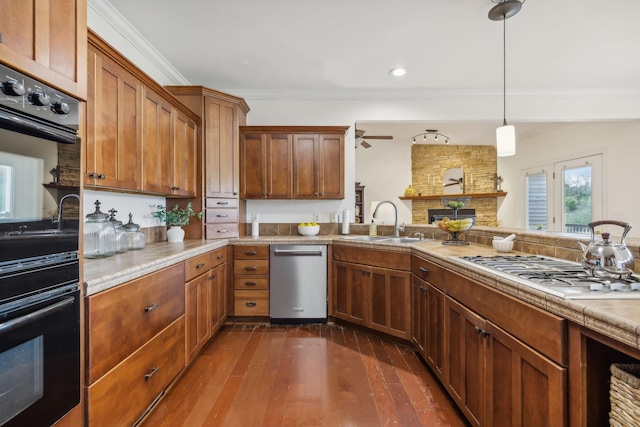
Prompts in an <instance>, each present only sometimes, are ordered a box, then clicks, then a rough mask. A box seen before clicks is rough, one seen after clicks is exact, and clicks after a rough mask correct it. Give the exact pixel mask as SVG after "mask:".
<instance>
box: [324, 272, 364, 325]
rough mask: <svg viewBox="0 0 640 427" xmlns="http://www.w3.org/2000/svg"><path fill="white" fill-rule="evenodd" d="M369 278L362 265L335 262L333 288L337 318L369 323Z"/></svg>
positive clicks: (362, 323)
mask: <svg viewBox="0 0 640 427" xmlns="http://www.w3.org/2000/svg"><path fill="white" fill-rule="evenodd" d="M368 282H369V278H368V276H367V275H366V270H364V268H363V267H362V266H360V265H356V264H348V263H342V262H334V264H333V286H334V287H335V288H334V296H335V298H334V301H335V305H336V307H335V314H336V317H338V318H340V319H343V320H347V321H349V322H352V323H357V324H359V325H364V324H366V322H367V318H366V316H367V309H366V307H367V305H368V301H367V300H368V296H367V295H368V294H367V287H366V283H368Z"/></svg>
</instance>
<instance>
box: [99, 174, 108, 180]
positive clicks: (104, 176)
mask: <svg viewBox="0 0 640 427" xmlns="http://www.w3.org/2000/svg"><path fill="white" fill-rule="evenodd" d="M98 178H100V179H106V178H107V176H106V175H105V174H103V173H101V174H100V175H98Z"/></svg>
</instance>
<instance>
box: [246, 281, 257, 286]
mask: <svg viewBox="0 0 640 427" xmlns="http://www.w3.org/2000/svg"><path fill="white" fill-rule="evenodd" d="M244 284H245V285H246V286H256V285H257V284H258V283H256V282H244Z"/></svg>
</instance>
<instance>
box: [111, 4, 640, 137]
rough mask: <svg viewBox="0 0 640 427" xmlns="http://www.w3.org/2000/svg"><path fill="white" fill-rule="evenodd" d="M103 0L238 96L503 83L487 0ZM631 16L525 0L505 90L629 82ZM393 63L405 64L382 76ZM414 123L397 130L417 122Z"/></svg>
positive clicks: (456, 88)
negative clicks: (399, 71)
mask: <svg viewBox="0 0 640 427" xmlns="http://www.w3.org/2000/svg"><path fill="white" fill-rule="evenodd" d="M109 2H110V3H111V4H112V5H113V6H114V7H115V8H116V9H117V10H118V11H119V12H120V13H121V14H122V15H123V16H124V18H126V20H128V21H129V22H130V23H131V24H132V25H133V26H134V27H135V28H136V29H137V30H138V31H139V32H140V33H141V34H142V36H143V37H144V38H146V39H147V40H148V41H149V42H150V43H151V44H152V45H153V46H154V47H155V48H156V49H157V50H158V51H159V52H160V53H161V54H162V55H163V56H164V57H165V58H166V59H167V60H168V61H169V62H170V63H171V64H172V65H173V66H174V67H175V68H176V69H177V70H178V71H179V72H180V73H181V74H182V75H183V76H184V77H185V78H186V79H187V80H188V81H189V83H191V84H198V85H200V84H201V85H205V86H208V87H212V88H215V89H218V90H222V91H227V92H230V93H234V94H237V95H239V96H244V97H245V98H247V97H248V98H250V96H247V95H248V94H254V95H255V94H258V93H260V94H262V95H263V96H273V97H274V99H278V97H282V96H284V95H283V94H287V96H291V94H306V95H307V96H309V94H313V93H316V94H317V93H324V94H330V95H325V96H335V97H336V98H341V99H344V98H349V99H359V98H362V99H368V98H371V97H375V96H386V97H389V96H391V97H395V98H396V99H398V98H399V99H402V98H403V97H407V98H413V99H415V98H416V97H419V96H420V94H421V93H429V94H431V95H433V94H439V96H455V95H456V94H457V95H460V94H465V95H466V96H468V95H469V94H475V96H480V97H481V96H486V95H487V94H492V95H494V96H495V94H496V93H499V94H501V93H502V48H503V46H502V31H503V22H502V21H498V22H496V21H491V20H489V19H488V17H487V13H488V12H489V10H490V9H491V7H492V6H494V4H495V3H493V2H492V0H316V1H312V0H268V1H266V0H181V1H176V0H109ZM639 17H640V1H638V0H606V1H605V0H599V1H596V0H527V1H526V2H525V3H524V4H523V6H522V10H521V11H520V13H519V14H517V15H516V16H514V17H512V18H510V19H508V20H507V21H506V34H507V47H506V48H507V64H506V66H507V96H509V94H535V95H536V96H551V97H553V96H554V94H558V93H568V92H569V93H577V94H584V93H619V94H625V93H630V92H634V93H638V91H640V53H639V52H640V51H639V50H638V49H639V46H640V24H638V19H639ZM397 66H404V67H406V68H407V69H408V73H407V75H406V76H404V77H402V78H393V77H391V75H390V74H389V70H391V69H392V68H394V67H397ZM265 94H268V95H265ZM370 125H371V126H367V128H366V130H367V133H368V134H370V135H373V134H378V133H379V132H378V130H376V129H374V127H373V125H374V124H370ZM404 125H408V124H404ZM415 125H416V126H415V127H413V128H411V129H410V130H406V133H414V132H415V133H417V132H416V131H424V129H426V127H425V124H424V123H423V124H419V123H415ZM444 125H446V126H447V127H446V130H445V128H444ZM539 125H540V124H538V125H533V124H532V125H531V129H518V132H522V131H524V132H529V131H533V128H535V127H536V126H539ZM434 126H438V124H435V123H434V124H430V125H429V128H434V129H440V130H441V132H443V133H446V134H447V135H449V133H455V129H453V128H452V127H451V126H453V124H451V123H447V124H443V127H442V128H439V127H434ZM485 126H486V124H485ZM495 126H496V123H495V122H494V123H491V124H490V127H486V132H489V131H490V132H491V137H490V139H489V140H490V141H493V140H494V135H495V133H494V132H495ZM543 126H546V125H543ZM361 127H363V128H364V126H361ZM467 129H469V127H468V126H467ZM479 129H481V128H478V129H476V130H471V131H470V132H475V133H476V134H478V132H480V130H479ZM381 132H385V133H386V134H388V133H390V132H391V130H386V131H385V130H384V129H382V130H381ZM460 132H462V130H461V131H460ZM410 136H412V135H410ZM450 136H451V137H452V138H454V135H450ZM519 136H520V135H519ZM456 139H457V140H456V143H459V142H460V137H458V138H456Z"/></svg>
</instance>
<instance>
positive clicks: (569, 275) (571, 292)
mask: <svg viewBox="0 0 640 427" xmlns="http://www.w3.org/2000/svg"><path fill="white" fill-rule="evenodd" d="M459 259H461V260H463V261H465V262H469V263H472V264H474V265H476V266H478V267H480V268H481V269H483V270H486V271H490V272H499V273H502V275H503V276H504V277H508V278H510V279H512V280H515V281H516V282H518V283H521V284H523V285H527V286H530V287H533V288H535V289H538V290H541V291H543V292H547V293H549V294H553V295H556V296H559V297H561V298H568V299H640V277H637V276H631V277H629V278H626V279H615V280H609V279H602V278H598V277H593V276H591V275H590V274H588V273H586V272H585V271H584V269H583V268H582V266H581V265H580V264H578V263H572V262H568V261H563V260H558V259H554V258H546V257H541V256H538V255H497V256H491V257H484V256H464V257H459Z"/></svg>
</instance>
